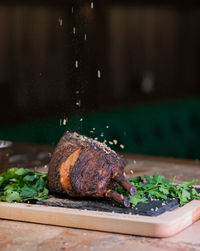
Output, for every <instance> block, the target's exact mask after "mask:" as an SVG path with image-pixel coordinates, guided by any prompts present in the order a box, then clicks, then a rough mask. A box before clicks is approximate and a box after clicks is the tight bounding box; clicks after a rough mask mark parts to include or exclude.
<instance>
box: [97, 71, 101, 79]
mask: <svg viewBox="0 0 200 251" xmlns="http://www.w3.org/2000/svg"><path fill="white" fill-rule="evenodd" d="M97 77H98V78H101V72H100V70H98V71H97Z"/></svg>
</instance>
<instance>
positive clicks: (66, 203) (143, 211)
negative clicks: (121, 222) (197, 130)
mask: <svg viewBox="0 0 200 251" xmlns="http://www.w3.org/2000/svg"><path fill="white" fill-rule="evenodd" d="M197 191H198V192H200V189H197ZM147 202H148V203H146V204H144V203H139V204H138V205H137V206H136V207H130V208H124V207H122V206H119V205H118V204H115V203H114V202H112V201H110V200H106V199H74V198H69V197H68V198H66V197H62V196H58V195H56V196H53V195H51V196H50V198H49V199H47V200H44V201H37V202H35V203H36V204H39V205H48V206H55V207H65V208H73V209H82V210H84V209H85V210H93V211H101V212H115V213H122V214H133V215H134V214H138V215H146V216H158V215H160V214H162V213H164V212H166V211H172V210H173V209H175V208H177V207H179V203H178V199H171V198H168V199H167V200H166V201H164V200H159V199H152V200H150V199H148V201H147Z"/></svg>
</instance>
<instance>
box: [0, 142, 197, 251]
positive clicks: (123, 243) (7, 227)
mask: <svg viewBox="0 0 200 251" xmlns="http://www.w3.org/2000/svg"><path fill="white" fill-rule="evenodd" d="M52 151H53V147H49V146H40V145H31V144H17V143H16V144H14V146H13V151H12V154H11V157H10V163H9V167H28V168H33V169H37V170H39V171H44V172H46V171H47V168H48V166H47V164H48V162H49V159H50V158H51V153H52ZM126 157H127V158H128V159H129V164H128V166H127V167H126V174H127V177H128V178H129V177H133V176H132V175H141V176H142V175H144V174H147V175H154V174H156V173H159V174H162V175H165V176H166V178H170V179H171V178H172V177H173V176H176V177H177V179H178V180H191V179H196V180H197V183H198V184H200V164H199V162H198V161H197V160H196V161H186V160H177V159H172V158H157V157H149V156H139V155H126ZM131 170H133V172H134V173H133V174H132V172H130V171H131ZM133 249H134V250H147V251H151V250H152V251H153V250H200V221H197V222H196V223H194V224H193V225H191V226H190V227H188V228H187V229H185V230H184V231H182V232H180V233H178V234H177V235H175V236H172V237H169V238H163V239H161V238H147V237H140V236H133V235H123V234H113V233H105V232H98V231H89V230H81V229H72V228H66V227H57V226H50V225H41V224H33V223H25V222H17V221H8V220H0V250H3V251H4V250H5V251H6V250H29V251H32V250H52V251H55V250H73V251H75V250H83V251H84V250H95V251H96V250H97V251H98V250H115V251H117V250H133Z"/></svg>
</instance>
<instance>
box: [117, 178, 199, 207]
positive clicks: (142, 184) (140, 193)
mask: <svg viewBox="0 0 200 251" xmlns="http://www.w3.org/2000/svg"><path fill="white" fill-rule="evenodd" d="M130 182H131V183H132V184H133V185H134V186H135V187H136V189H137V193H136V194H135V196H131V195H130V194H129V193H128V192H126V191H125V190H124V189H123V188H122V187H121V186H118V187H117V188H116V189H115V190H116V191H117V192H118V193H120V194H123V195H124V196H127V197H129V198H130V202H131V203H132V204H133V205H135V206H136V205H137V204H138V203H147V198H156V199H163V200H166V199H167V198H177V199H178V200H179V203H180V206H183V205H185V204H187V203H188V202H190V201H191V200H194V199H198V200H200V194H198V192H197V190H196V189H195V188H194V185H195V184H196V181H195V180H192V181H187V182H186V181H184V182H180V181H179V182H178V181H176V177H174V178H173V179H172V181H169V180H168V179H165V177H164V176H160V175H158V174H156V175H154V176H147V175H144V178H142V177H141V176H137V177H135V178H134V179H132V180H130ZM175 182H178V183H180V185H179V186H177V185H174V183H175Z"/></svg>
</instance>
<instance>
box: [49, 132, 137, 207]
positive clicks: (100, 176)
mask: <svg viewBox="0 0 200 251" xmlns="http://www.w3.org/2000/svg"><path fill="white" fill-rule="evenodd" d="M126 165H127V160H126V159H124V158H122V157H120V156H119V155H118V154H117V153H116V152H114V151H113V150H111V149H110V148H109V147H107V146H106V144H104V143H100V142H98V141H96V140H93V139H91V138H88V137H86V136H82V135H79V134H77V133H70V132H66V133H65V134H64V136H63V137H62V138H61V139H60V141H59V143H58V145H57V147H56V149H55V151H54V153H53V156H52V159H51V161H50V163H49V171H48V186H49V189H50V191H51V192H53V193H62V194H67V195H69V196H71V197H104V196H105V197H108V198H110V199H113V200H115V201H116V202H118V203H120V204H122V205H124V206H125V207H129V206H130V202H129V199H128V198H127V197H124V196H122V195H120V194H118V193H117V192H115V191H114V190H113V188H114V187H115V186H116V185H117V184H120V185H121V186H123V187H124V188H125V189H126V190H127V191H128V192H129V193H130V194H131V195H134V194H135V192H136V189H135V187H134V186H132V184H131V183H130V182H129V181H128V180H126V178H125V177H124V175H123V172H124V168H125V166H126Z"/></svg>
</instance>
